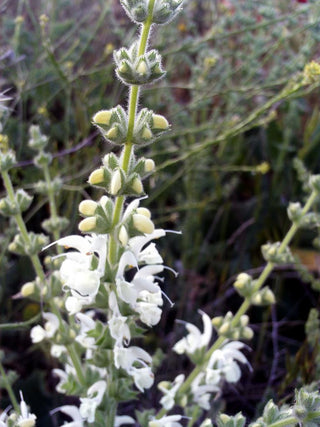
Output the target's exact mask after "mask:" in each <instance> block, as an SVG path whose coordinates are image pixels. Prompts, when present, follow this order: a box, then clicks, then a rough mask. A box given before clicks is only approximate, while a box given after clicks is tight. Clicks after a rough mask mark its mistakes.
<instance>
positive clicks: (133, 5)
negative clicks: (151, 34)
mask: <svg viewBox="0 0 320 427" xmlns="http://www.w3.org/2000/svg"><path fill="white" fill-rule="evenodd" d="M120 1H121V4H122V6H123V8H124V10H125V11H126V13H127V15H128V16H129V18H130V19H131V20H132V21H134V22H136V23H137V24H140V23H143V22H145V21H146V20H147V18H148V16H149V10H148V6H149V2H148V1H147V0H120ZM181 4H182V0H158V1H157V2H156V4H155V6H154V9H153V14H152V22H153V23H154V24H166V23H167V22H169V21H171V20H172V19H173V18H174V17H175V16H176V15H177V14H178V13H179V12H180V10H181Z"/></svg>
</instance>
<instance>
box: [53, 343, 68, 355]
mask: <svg viewBox="0 0 320 427" xmlns="http://www.w3.org/2000/svg"><path fill="white" fill-rule="evenodd" d="M66 351H67V349H66V347H65V346H64V345H58V344H53V345H52V346H51V349H50V354H51V356H53V357H60V356H61V355H62V354H63V353H66Z"/></svg>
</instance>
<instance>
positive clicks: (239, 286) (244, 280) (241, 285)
mask: <svg viewBox="0 0 320 427" xmlns="http://www.w3.org/2000/svg"><path fill="white" fill-rule="evenodd" d="M233 286H234V288H235V289H236V291H237V292H238V294H239V295H241V296H242V297H243V298H248V297H251V295H252V294H253V292H254V281H253V280H252V277H251V276H250V275H249V274H247V273H240V274H238V276H237V279H236V281H235V282H234V284H233Z"/></svg>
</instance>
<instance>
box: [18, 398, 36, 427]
mask: <svg viewBox="0 0 320 427" xmlns="http://www.w3.org/2000/svg"><path fill="white" fill-rule="evenodd" d="M20 400H21V401H20V415H19V417H18V419H17V426H18V427H33V426H35V425H36V419H37V417H36V416H35V415H34V414H31V413H30V412H29V410H28V407H27V404H26V402H25V401H24V399H23V395H22V392H21V391H20Z"/></svg>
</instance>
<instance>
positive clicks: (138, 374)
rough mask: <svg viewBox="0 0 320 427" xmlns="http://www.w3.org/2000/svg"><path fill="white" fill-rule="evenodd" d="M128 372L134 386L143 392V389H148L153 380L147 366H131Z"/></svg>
mask: <svg viewBox="0 0 320 427" xmlns="http://www.w3.org/2000/svg"><path fill="white" fill-rule="evenodd" d="M128 373H129V374H130V375H131V376H132V377H133V380H134V383H135V385H136V387H137V388H138V389H139V390H140V391H141V392H143V390H144V389H148V388H150V387H151V386H152V384H153V381H154V375H153V373H152V371H151V368H150V367H149V366H146V367H144V368H135V367H133V366H132V367H131V368H130V369H129V371H128Z"/></svg>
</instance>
